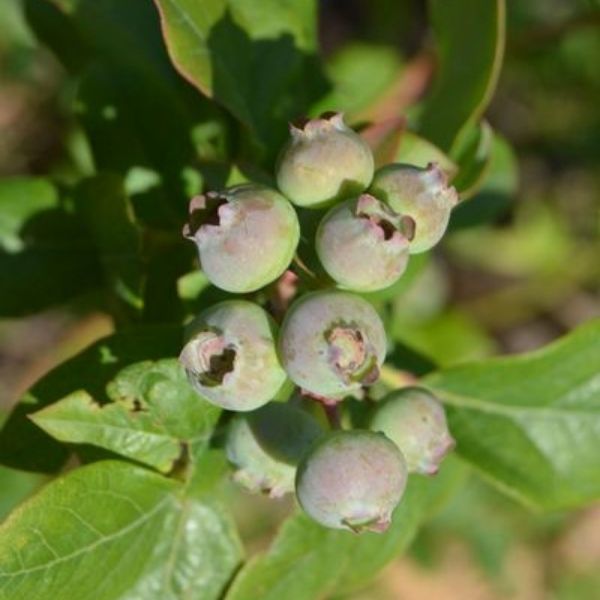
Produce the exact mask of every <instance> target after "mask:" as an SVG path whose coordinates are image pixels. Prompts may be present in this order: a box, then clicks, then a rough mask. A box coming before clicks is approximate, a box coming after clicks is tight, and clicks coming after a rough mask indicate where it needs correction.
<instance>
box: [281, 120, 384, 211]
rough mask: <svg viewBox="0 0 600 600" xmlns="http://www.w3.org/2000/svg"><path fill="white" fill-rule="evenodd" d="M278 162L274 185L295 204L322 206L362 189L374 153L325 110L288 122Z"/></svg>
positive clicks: (370, 173) (369, 177) (370, 175)
mask: <svg viewBox="0 0 600 600" xmlns="http://www.w3.org/2000/svg"><path fill="white" fill-rule="evenodd" d="M290 134H291V138H290V140H289V142H288V143H287V144H286V145H285V146H284V148H283V150H282V152H281V155H280V157H279V161H278V165H277V172H276V176H277V186H278V187H279V189H280V190H281V192H282V193H283V194H284V195H285V196H286V197H287V198H289V199H290V200H291V201H292V202H293V203H294V204H296V205H297V206H302V207H305V208H323V207H325V206H328V205H331V204H333V203H334V202H336V201H338V200H341V199H345V198H349V197H351V196H355V195H357V194H359V193H360V192H362V191H364V190H365V189H366V188H367V187H368V185H369V184H370V183H371V180H372V179H373V172H374V161H373V154H372V152H371V149H370V148H369V146H368V145H367V143H366V142H365V141H364V140H363V139H362V138H361V137H360V136H359V135H358V134H357V133H356V132H355V131H353V130H352V129H350V128H349V127H348V126H347V125H346V124H345V123H344V119H343V115H342V114H341V113H326V114H324V115H322V116H321V117H320V118H318V119H312V120H309V121H307V122H305V123H303V124H302V125H297V126H296V125H290Z"/></svg>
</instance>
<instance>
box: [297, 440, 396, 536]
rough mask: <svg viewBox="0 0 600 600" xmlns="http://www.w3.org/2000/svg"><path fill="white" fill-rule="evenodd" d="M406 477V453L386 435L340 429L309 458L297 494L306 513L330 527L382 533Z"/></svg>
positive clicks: (299, 475)
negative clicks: (404, 454) (404, 455)
mask: <svg viewBox="0 0 600 600" xmlns="http://www.w3.org/2000/svg"><path fill="white" fill-rule="evenodd" d="M406 479H407V470H406V463H405V461H404V457H403V456H402V453H401V452H400V450H398V448H397V446H396V445H395V444H394V443H393V442H392V441H390V440H389V439H387V438H386V437H385V436H384V435H383V434H378V433H373V432H371V431H360V430H354V431H335V432H333V433H330V434H329V435H327V436H326V437H324V438H323V439H322V440H321V441H320V442H317V443H316V444H315V445H314V446H313V447H312V448H311V450H310V451H309V453H308V454H307V455H306V456H305V457H304V458H303V460H302V462H301V463H300V465H299V467H298V473H297V475H296V496H297V497H298V501H299V502H300V505H301V506H302V508H303V509H304V511H305V512H306V513H307V514H308V515H309V516H310V517H312V518H313V519H314V520H315V521H317V522H318V523H321V524H322V525H324V526H325V527H331V528H333V529H349V530H351V531H354V532H361V531H376V532H382V531H385V530H386V529H387V527H388V526H389V524H390V522H391V518H392V512H393V510H394V508H395V507H396V506H397V504H398V503H399V502H400V500H401V498H402V495H403V494H404V488H405V487H406Z"/></svg>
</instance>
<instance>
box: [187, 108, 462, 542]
mask: <svg viewBox="0 0 600 600" xmlns="http://www.w3.org/2000/svg"><path fill="white" fill-rule="evenodd" d="M290 130H291V139H290V140H289V142H288V144H287V145H286V146H285V147H284V149H283V151H282V153H281V156H280V160H279V163H278V167H277V173H276V179H277V185H278V188H279V191H277V190H275V189H271V188H269V187H266V186H263V185H258V184H245V185H240V186H236V187H233V188H229V189H226V190H224V191H220V192H209V193H207V194H204V195H202V196H199V197H196V198H194V199H192V201H191V203H190V218H189V223H188V224H187V225H186V226H185V228H184V235H185V236H186V237H187V238H189V239H191V240H193V241H194V242H195V243H196V245H197V247H198V252H199V258H200V263H201V267H202V270H203V272H204V273H205V275H206V277H207V278H208V279H209V280H210V281H211V283H213V284H214V285H215V286H217V287H219V288H221V289H223V290H225V291H227V292H231V293H236V294H250V293H252V292H256V291H257V290H259V289H261V288H263V287H265V286H267V285H268V284H271V283H273V282H275V281H276V280H279V284H280V285H279V287H280V290H281V289H282V286H281V284H282V283H285V282H286V277H287V278H288V280H289V281H288V284H289V285H288V288H291V292H290V289H286V290H284V292H282V293H281V294H280V296H281V297H280V300H281V302H280V304H283V306H284V309H283V310H279V311H274V310H271V313H273V314H270V313H269V312H267V310H265V309H264V308H263V307H262V306H260V305H259V304H258V303H256V302H254V301H251V300H250V299H231V300H225V301H223V302H219V303H217V304H215V305H213V306H211V307H209V308H207V309H206V310H204V311H203V312H202V313H201V314H200V315H199V316H198V317H197V318H196V319H195V320H194V321H193V322H192V323H191V324H190V325H189V326H188V334H187V342H186V344H185V346H184V348H183V350H182V352H181V355H180V361H181V363H182V365H183V366H184V368H185V370H186V373H187V376H188V379H189V381H190V383H191V385H192V387H193V388H194V389H195V390H196V392H197V393H198V394H199V395H200V396H201V397H203V398H204V399H206V400H208V401H209V402H212V403H213V404H216V405H218V406H220V407H222V408H224V409H227V410H230V411H236V412H238V414H236V415H235V416H234V417H233V418H232V419H231V421H230V423H229V427H228V434H227V439H226V452H227V455H228V457H229V459H230V460H231V462H232V463H233V464H234V465H235V466H236V467H237V471H236V474H235V479H236V480H237V481H238V482H239V483H241V484H242V485H243V486H244V487H246V488H247V489H249V490H251V491H262V492H268V493H269V494H270V495H271V496H273V497H278V496H281V495H282V494H285V493H288V492H292V491H294V490H295V492H296V495H297V498H298V500H299V502H300V505H301V506H302V507H303V509H304V510H305V511H306V512H307V513H308V514H309V515H310V516H311V517H312V518H313V519H315V520H316V521H318V522H319V523H322V524H323V525H325V526H328V527H333V528H340V529H350V530H352V531H363V530H371V531H383V530H385V528H386V527H387V526H388V524H389V522H390V519H391V514H392V511H393V509H394V508H395V506H396V505H397V504H398V503H399V502H400V499H401V498H402V495H403V493H404V488H405V485H406V480H407V476H408V473H411V472H413V473H422V474H433V473H435V472H436V471H437V469H438V465H439V463H440V461H441V459H442V458H443V456H444V455H445V454H446V453H447V452H448V450H449V449H450V448H451V447H452V446H453V440H452V437H451V436H450V434H449V432H448V429H447V425H446V418H445V414H444V410H443V407H442V405H441V404H440V402H439V401H438V400H437V399H436V398H435V397H434V396H433V395H432V394H431V393H430V392H428V391H427V390H425V389H423V388H417V387H411V388H403V389H401V390H398V391H395V392H393V393H391V394H390V395H389V396H388V397H386V398H384V399H383V400H381V401H379V402H377V403H376V404H375V408H374V411H373V415H372V418H371V421H370V427H369V429H362V430H358V429H340V428H337V427H335V424H334V427H333V429H332V430H326V429H325V428H324V427H323V426H322V425H321V424H320V423H319V422H318V420H317V419H315V417H314V416H313V415H312V414H311V413H310V411H306V410H304V408H303V401H302V400H301V399H302V398H311V399H313V400H315V401H316V402H320V403H321V404H323V406H324V407H325V408H326V411H327V412H328V413H329V414H331V410H332V409H334V410H335V409H336V408H338V404H339V403H340V402H342V401H343V400H344V398H347V397H349V396H355V397H361V394H363V392H364V390H365V389H366V388H367V387H368V386H370V385H371V384H373V383H375V381H376V380H377V379H378V377H379V371H380V368H381V366H382V364H383V362H384V359H385V355H386V350H387V339H386V334H385V329H384V325H383V323H382V321H381V319H380V317H379V315H378V314H377V312H376V311H375V309H374V308H373V306H372V305H371V304H370V303H369V302H368V301H367V300H365V299H364V298H362V297H360V296H358V295H356V294H354V293H352V292H366V291H375V290H380V289H383V288H386V287H389V286H390V285H392V284H393V283H394V282H395V281H397V280H398V279H399V278H400V277H401V275H402V273H403V272H404V270H405V269H406V265H407V262H408V258H409V255H410V254H412V253H418V252H424V251H426V250H428V249H429V248H431V247H432V246H434V245H435V244H436V243H437V242H438V241H439V240H440V239H441V237H442V236H443V234H444V232H445V230H446V226H447V224H448V220H449V216H450V211H451V209H452V207H453V206H454V205H455V204H456V201H457V195H456V191H455V190H454V188H452V187H449V186H448V185H447V179H446V176H445V174H444V173H443V172H442V171H441V170H440V169H439V168H438V167H437V166H436V165H435V164H430V165H428V166H427V167H426V168H419V167H415V166H410V165H404V164H391V165H387V166H385V167H383V168H381V169H379V170H378V171H377V172H374V161H373V156H372V153H371V150H370V149H369V147H368V145H367V144H366V143H365V142H364V141H363V139H362V138H361V137H360V136H359V135H358V134H357V133H355V132H354V131H353V130H352V129H350V128H348V127H347V126H346V125H345V124H344V122H343V119H342V116H341V114H339V113H327V114H324V115H322V116H321V117H320V118H318V119H312V120H307V121H305V122H303V123H301V124H298V125H292V126H291V128H290ZM366 190H368V191H366ZM292 204H293V205H295V206H296V207H298V211H297V210H296V209H295V208H294V206H292ZM319 209H321V210H322V212H323V214H322V215H321V214H320V213H317V212H314V211H315V210H319ZM309 210H313V213H312V214H317V215H318V217H319V222H318V226H317V228H316V230H314V229H311V228H310V227H309V228H307V230H306V231H305V228H304V226H303V227H302V231H301V226H300V222H301V220H302V217H305V216H306V215H307V214H308V212H309ZM299 214H300V217H301V218H300V219H299V216H298V215H299ZM313 221H314V219H313ZM306 222H311V220H310V219H306ZM301 235H302V237H303V241H304V242H306V243H308V245H309V246H313V247H314V249H315V250H316V256H317V257H318V260H319V262H320V267H321V268H322V269H323V271H324V273H326V274H327V276H328V277H329V280H328V281H329V282H330V283H331V285H330V286H329V287H326V288H325V289H318V291H314V290H313V291H310V290H309V291H306V293H304V291H305V290H302V289H301V288H302V286H299V285H298V284H297V281H296V280H295V279H294V276H293V275H291V273H292V272H291V271H289V270H288V269H290V265H291V264H292V262H293V261H294V260H295V259H294V257H295V256H296V252H297V247H298V244H299V241H300V238H301ZM297 263H298V264H299V265H301V266H302V267H304V265H302V261H300V260H298V261H297ZM304 268H305V267H304ZM318 281H319V284H318V285H315V287H319V288H323V283H322V280H321V279H319V280H318ZM277 285H278V284H275V286H274V287H275V288H277ZM294 297H295V298H294ZM292 299H293V302H292ZM290 302H291V305H290V306H289V307H288V304H290ZM276 312H277V313H281V314H276V316H277V317H282V318H281V320H282V322H281V324H280V326H278V323H277V321H276V319H275V318H274V314H275V313H276ZM283 313H285V314H283ZM290 381H291V383H292V384H293V385H294V389H295V391H294V393H293V394H291V396H292V397H291V399H290V400H287V401H281V400H282V399H285V396H290V393H287V394H285V393H283V392H284V391H285V390H289V389H290ZM299 398H300V400H299ZM333 421H335V419H333Z"/></svg>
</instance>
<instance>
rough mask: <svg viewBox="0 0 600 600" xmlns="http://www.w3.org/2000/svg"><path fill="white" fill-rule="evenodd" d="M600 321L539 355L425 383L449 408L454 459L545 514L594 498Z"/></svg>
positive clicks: (599, 430)
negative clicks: (459, 459)
mask: <svg viewBox="0 0 600 600" xmlns="http://www.w3.org/2000/svg"><path fill="white" fill-rule="evenodd" d="M599 373H600V321H593V322H591V323H589V324H587V325H584V326H582V327H580V328H579V329H577V330H575V331H574V332H573V333H571V334H569V335H568V336H566V337H564V338H563V339H561V340H560V341H558V342H555V343H553V344H551V345H549V346H547V347H545V348H543V349H541V350H539V351H537V352H533V353H531V354H525V355H521V356H516V357H506V358H493V359H489V360H485V361H482V362H477V363H473V364H465V365H461V366H456V367H453V368H449V369H448V370H445V371H441V372H439V373H434V374H432V375H429V376H428V377H427V378H426V379H425V381H426V383H427V384H428V385H429V386H430V387H431V388H432V389H433V390H435V392H436V393H437V394H438V395H439V396H440V397H441V398H443V399H444V401H445V402H446V404H447V415H448V422H449V426H450V430H451V431H452V435H453V436H454V437H455V438H456V441H457V447H456V452H457V453H458V455H459V456H460V457H461V458H463V459H464V460H465V461H467V462H468V463H469V464H471V465H472V466H473V467H474V468H475V469H476V470H477V472H479V473H480V474H481V475H482V476H484V477H485V478H486V479H488V480H489V481H491V482H492V483H494V484H496V485H497V486H498V487H499V488H500V489H501V490H503V491H504V492H506V493H508V494H509V495H511V496H513V497H514V498H516V499H518V500H521V501H522V502H524V503H525V504H527V505H529V506H532V507H535V508H540V509H546V510H554V509H564V508H573V507H577V506H582V505H584V504H586V503H589V502H591V501H593V500H595V499H596V498H598V496H599V495H600V473H599V472H598V440H599V439H600V379H599V375H598V374H599Z"/></svg>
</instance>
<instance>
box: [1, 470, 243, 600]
mask: <svg viewBox="0 0 600 600" xmlns="http://www.w3.org/2000/svg"><path fill="white" fill-rule="evenodd" d="M241 554H242V551H241V546H240V542H239V539H238V537H237V534H236V533H235V530H234V528H233V526H232V523H231V519H230V518H229V516H228V515H227V513H225V512H224V511H223V510H222V509H221V508H219V507H218V506H217V505H215V504H214V503H212V502H210V501H209V500H208V499H207V498H206V497H205V496H202V497H194V496H192V495H190V494H189V493H188V489H187V487H186V485H185V484H182V483H180V482H177V481H174V480H169V479H166V478H164V477H162V476H160V475H157V474H155V473H152V472H150V471H147V470H145V469H142V468H140V467H136V466H134V465H131V464H126V463H121V462H114V461H104V462H98V463H95V464H93V465H88V466H86V467H83V468H80V469H77V470H75V471H72V472H70V473H69V474H68V475H66V476H65V477H62V478H60V479H59V480H57V481H54V482H53V483H51V484H50V485H48V486H47V487H46V488H44V489H43V490H42V491H41V492H40V493H39V494H37V495H36V496H35V497H34V498H32V499H31V500H29V501H28V502H26V503H25V504H24V505H22V506H21V507H20V508H19V509H18V510H16V511H15V512H14V513H13V514H12V515H11V516H10V517H9V518H8V519H7V520H6V521H5V523H4V524H3V525H2V527H0V598H1V599H2V600H8V599H11V600H16V599H17V598H67V597H68V598H77V599H78V600H87V599H89V600H91V599H92V598H93V600H117V599H131V600H133V599H134V598H161V599H164V600H177V599H183V598H190V597H194V598H202V599H203V600H212V599H216V598H219V597H220V595H221V594H222V591H223V588H224V586H225V585H226V584H227V582H228V580H229V579H230V577H231V576H232V574H233V572H234V571H235V569H236V567H237V565H238V564H239V561H240V559H241Z"/></svg>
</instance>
